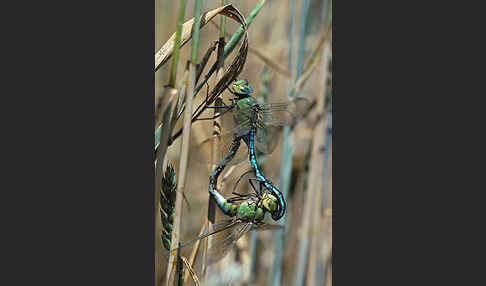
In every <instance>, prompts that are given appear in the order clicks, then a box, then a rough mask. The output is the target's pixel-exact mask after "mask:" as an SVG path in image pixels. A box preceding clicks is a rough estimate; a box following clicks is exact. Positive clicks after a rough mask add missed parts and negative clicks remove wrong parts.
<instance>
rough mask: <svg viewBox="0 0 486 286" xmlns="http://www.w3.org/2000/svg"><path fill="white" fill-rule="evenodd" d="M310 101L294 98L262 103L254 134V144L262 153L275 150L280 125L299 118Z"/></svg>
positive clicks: (289, 123) (280, 128)
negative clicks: (284, 101) (281, 101)
mask: <svg viewBox="0 0 486 286" xmlns="http://www.w3.org/2000/svg"><path fill="white" fill-rule="evenodd" d="M309 106H310V101H309V100H307V99H304V98H301V97H299V98H294V99H293V100H292V101H289V102H286V103H269V104H262V105H261V111H260V116H259V118H260V122H259V124H258V127H259V128H258V129H257V132H256V136H255V146H256V148H257V150H258V151H260V152H261V153H263V154H270V153H272V152H273V151H274V150H275V147H276V146H277V144H278V142H279V141H280V140H279V139H278V137H279V134H280V132H281V131H282V127H283V126H285V125H291V124H293V123H295V122H296V121H297V120H298V119H299V118H301V117H302V116H303V115H304V114H305V112H306V110H307V108H309Z"/></svg>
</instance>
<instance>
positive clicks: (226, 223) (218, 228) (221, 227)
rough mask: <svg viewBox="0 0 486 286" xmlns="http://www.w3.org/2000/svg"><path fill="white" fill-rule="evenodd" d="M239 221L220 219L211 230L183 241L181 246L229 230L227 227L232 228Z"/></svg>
mask: <svg viewBox="0 0 486 286" xmlns="http://www.w3.org/2000/svg"><path fill="white" fill-rule="evenodd" d="M239 223H240V222H239V221H237V220H233V219H229V220H223V221H220V222H218V223H215V224H213V225H212V227H211V228H210V229H209V230H206V231H205V232H204V233H203V234H201V235H200V236H198V237H196V238H194V239H191V240H189V241H186V242H184V243H182V244H181V247H180V248H182V247H185V246H188V245H191V244H193V243H194V242H196V241H198V240H200V239H203V238H205V237H208V236H210V235H214V234H217V233H219V232H222V231H225V230H227V229H229V228H231V227H233V226H235V225H237V224H239ZM176 250H177V248H175V249H173V250H172V251H176Z"/></svg>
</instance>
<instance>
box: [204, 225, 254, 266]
mask: <svg viewBox="0 0 486 286" xmlns="http://www.w3.org/2000/svg"><path fill="white" fill-rule="evenodd" d="M252 225H253V224H252V223H250V222H247V223H245V222H240V223H239V224H237V225H236V226H235V227H233V228H232V229H231V231H230V232H229V234H227V235H224V236H221V238H220V239H217V238H215V239H213V243H212V245H211V247H210V248H209V249H208V256H207V263H208V264H213V263H215V262H217V261H219V260H221V259H222V258H223V257H225V256H226V255H227V254H228V252H229V251H230V250H231V249H233V247H234V245H235V243H236V242H237V241H238V239H240V238H241V237H242V236H243V235H244V234H245V233H247V232H248V231H249V230H251V227H252Z"/></svg>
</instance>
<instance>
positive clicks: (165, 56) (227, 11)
mask: <svg viewBox="0 0 486 286" xmlns="http://www.w3.org/2000/svg"><path fill="white" fill-rule="evenodd" d="M218 14H219V15H223V16H226V17H229V18H231V19H233V20H235V21H237V22H238V23H240V24H241V25H245V21H244V19H245V18H244V17H243V15H241V13H240V12H239V11H238V10H237V9H236V8H235V7H233V5H232V4H228V5H225V6H222V7H219V8H216V9H214V10H211V11H207V12H204V13H203V14H202V15H201V24H200V27H199V28H200V29H202V28H203V27H204V26H205V25H206V24H207V23H208V22H209V21H210V20H211V19H212V18H214V16H216V15H218ZM193 24H194V18H192V19H190V20H189V21H187V22H185V23H184V24H183V25H182V34H181V47H182V46H184V45H185V44H186V43H187V42H188V41H189V40H190V39H191V36H192V26H193ZM174 42H175V33H174V34H172V36H171V37H170V38H169V40H168V41H167V42H166V43H165V44H164V45H163V46H162V48H161V49H160V50H159V51H158V52H156V53H155V71H157V70H158V69H159V68H160V67H161V66H162V65H163V64H165V63H166V62H167V60H169V58H170V57H171V56H172V52H173V51H174V44H175V43H174Z"/></svg>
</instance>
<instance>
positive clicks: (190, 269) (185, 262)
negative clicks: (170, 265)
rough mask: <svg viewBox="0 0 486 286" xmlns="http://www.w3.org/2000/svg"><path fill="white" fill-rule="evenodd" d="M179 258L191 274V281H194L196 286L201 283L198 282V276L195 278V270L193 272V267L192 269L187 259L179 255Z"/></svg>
mask: <svg viewBox="0 0 486 286" xmlns="http://www.w3.org/2000/svg"><path fill="white" fill-rule="evenodd" d="M181 259H182V262H184V265H185V266H186V268H187V270H188V273H189V274H190V275H191V277H192V281H194V284H195V285H196V286H199V285H201V283H199V278H197V275H196V272H194V269H192V267H191V264H190V263H189V261H187V259H186V258H185V257H184V256H181ZM186 276H187V274H186ZM184 283H186V279H184Z"/></svg>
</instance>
